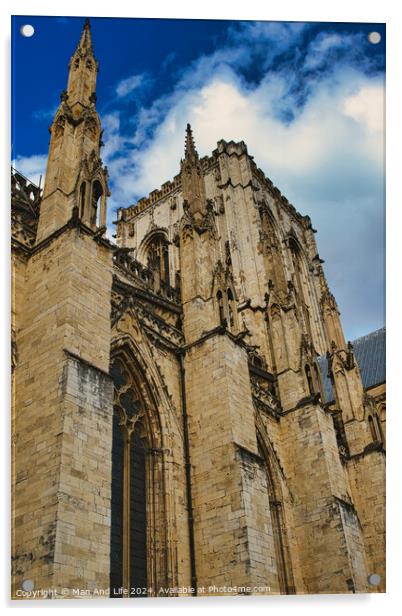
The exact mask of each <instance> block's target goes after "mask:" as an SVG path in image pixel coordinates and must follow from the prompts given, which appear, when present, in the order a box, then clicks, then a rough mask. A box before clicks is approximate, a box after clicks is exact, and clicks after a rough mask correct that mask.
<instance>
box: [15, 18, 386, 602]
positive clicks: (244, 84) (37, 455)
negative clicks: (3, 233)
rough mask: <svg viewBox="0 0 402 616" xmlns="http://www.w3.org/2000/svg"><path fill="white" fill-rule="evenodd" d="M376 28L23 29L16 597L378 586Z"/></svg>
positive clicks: (147, 24) (380, 235) (381, 62)
mask: <svg viewBox="0 0 402 616" xmlns="http://www.w3.org/2000/svg"><path fill="white" fill-rule="evenodd" d="M384 98H385V24H378V23H377V24H372V23H331V22H325V23H321V22H308V23H302V22H270V21H243V22H240V21H230V20H227V21H219V20H184V19H183V20H173V19H129V18H112V17H111V18H97V17H93V18H91V19H88V18H82V17H30V16H18V17H13V19H12V162H11V165H12V166H11V191H12V192H11V236H12V268H13V269H12V272H13V274H12V284H13V305H12V358H11V367H12V387H13V396H12V402H13V404H12V448H13V449H12V451H13V453H12V580H11V582H12V597H13V598H15V599H26V600H36V599H43V598H65V599H69V598H88V597H91V598H105V599H106V598H114V599H119V598H129V599H130V598H132V599H134V598H149V597H168V596H169V597H172V596H186V597H188V596H190V597H191V596H192V597H202V596H221V595H227V596H232V595H265V596H268V595H277V594H343V593H344V594H346V593H378V592H385V449H386V441H385V426H386V416H385V399H386V389H385V320H384V319H385V314H384V284H385V272H384V252H385V246H384V227H385V225H384V218H385V195H384V138H385V135H384Z"/></svg>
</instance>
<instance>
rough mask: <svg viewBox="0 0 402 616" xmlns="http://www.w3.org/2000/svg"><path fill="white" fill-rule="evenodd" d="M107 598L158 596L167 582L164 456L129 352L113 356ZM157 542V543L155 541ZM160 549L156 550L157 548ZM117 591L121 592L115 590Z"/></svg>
mask: <svg viewBox="0 0 402 616" xmlns="http://www.w3.org/2000/svg"><path fill="white" fill-rule="evenodd" d="M110 374H111V376H112V379H113V382H114V412H113V437H112V486H111V488H112V498H111V535H110V595H111V597H115V598H121V597H122V595H121V589H122V588H124V589H127V590H128V595H129V596H131V597H141V596H147V594H148V592H149V589H150V588H152V589H154V590H152V594H157V589H158V588H159V585H160V584H164V583H166V577H165V576H166V564H165V561H164V560H163V559H161V558H160V550H162V549H166V545H167V543H166V518H165V504H164V498H165V496H164V489H165V488H164V480H163V469H164V462H163V453H162V451H163V450H162V449H161V434H160V432H159V422H158V419H157V415H156V413H157V411H156V405H155V401H152V397H151V393H150V390H149V388H148V385H147V383H146V381H145V377H144V376H143V374H142V371H141V370H140V369H139V367H138V366H136V364H135V361H134V360H133V358H132V357H131V355H130V354H128V355H127V356H126V354H125V352H123V353H122V354H118V355H117V356H114V358H113V360H112V365H111V368H110ZM156 538H157V540H156ZM157 546H159V548H158V547H157ZM119 589H120V590H119Z"/></svg>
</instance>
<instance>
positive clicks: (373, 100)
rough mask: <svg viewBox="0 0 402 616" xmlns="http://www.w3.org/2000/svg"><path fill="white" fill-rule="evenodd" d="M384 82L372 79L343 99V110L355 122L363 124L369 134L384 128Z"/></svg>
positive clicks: (379, 131)
mask: <svg viewBox="0 0 402 616" xmlns="http://www.w3.org/2000/svg"><path fill="white" fill-rule="evenodd" d="M384 104H385V100H384V84H383V80H382V79H378V78H377V79H372V80H371V81H370V82H369V83H367V84H366V85H364V86H362V87H361V88H360V89H359V91H358V92H357V93H356V94H353V95H351V96H349V97H347V98H345V100H344V104H343V111H344V113H345V114H346V115H348V116H350V117H351V118H353V119H354V120H355V121H356V122H360V123H362V124H364V125H365V126H366V128H367V130H368V131H369V132H370V133H371V134H376V133H382V131H383V129H384V111H385V110H384Z"/></svg>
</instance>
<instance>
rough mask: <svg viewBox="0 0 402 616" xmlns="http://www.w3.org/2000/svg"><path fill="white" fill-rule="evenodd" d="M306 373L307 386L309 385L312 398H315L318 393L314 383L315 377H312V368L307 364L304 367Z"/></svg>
mask: <svg viewBox="0 0 402 616" xmlns="http://www.w3.org/2000/svg"><path fill="white" fill-rule="evenodd" d="M304 373H305V375H306V379H307V385H308V390H309V393H310V396H314V394H315V393H316V392H315V389H314V381H313V377H312V374H311V368H310V366H309V365H308V364H306V365H305V366H304Z"/></svg>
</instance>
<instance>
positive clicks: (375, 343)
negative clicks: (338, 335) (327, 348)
mask: <svg viewBox="0 0 402 616" xmlns="http://www.w3.org/2000/svg"><path fill="white" fill-rule="evenodd" d="M352 344H353V350H354V352H355V356H356V360H357V363H358V364H359V368H360V372H361V375H362V381H363V387H364V389H366V390H367V389H370V388H371V387H375V386H376V385H380V384H381V383H385V327H382V328H381V329H377V331H375V332H371V333H370V334H367V335H366V336H362V337H361V338H357V340H354V341H353V342H352ZM317 361H318V365H319V367H320V370H321V376H322V381H323V386H324V397H325V400H324V402H332V400H334V394H333V391H332V384H331V381H330V379H329V378H328V365H327V359H326V357H324V356H321V357H319V358H318V359H317Z"/></svg>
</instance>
